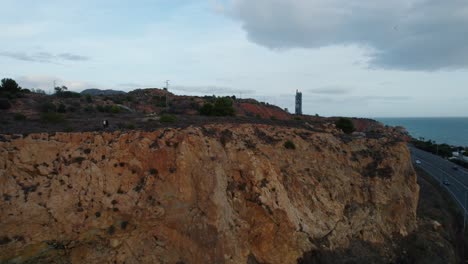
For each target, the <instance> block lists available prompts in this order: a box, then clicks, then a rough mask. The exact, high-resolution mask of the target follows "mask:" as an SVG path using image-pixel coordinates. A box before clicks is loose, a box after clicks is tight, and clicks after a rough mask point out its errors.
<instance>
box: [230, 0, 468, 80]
mask: <svg viewBox="0 0 468 264" xmlns="http://www.w3.org/2000/svg"><path fill="white" fill-rule="evenodd" d="M228 10H229V11H228V12H229V13H230V15H231V16H233V17H235V18H236V19H239V20H240V21H241V22H242V24H243V28H244V29H245V31H246V32H247V34H248V38H249V39H250V40H251V41H253V42H255V43H257V44H260V45H263V46H266V47H269V48H273V49H284V48H295V47H299V48H320V47H324V46H330V45H349V44H354V45H358V46H361V47H364V48H365V49H366V50H367V51H368V52H369V54H368V56H369V61H368V64H369V66H370V67H373V68H385V69H400V70H401V69H402V70H424V71H432V70H441V69H459V68H468V45H467V43H468V26H467V25H468V1H466V0H446V1H440V0H394V1H375V0H360V1H346V0H315V1H310V0H295V1H290V0H256V1H249V0H232V2H231V8H230V9H228Z"/></svg>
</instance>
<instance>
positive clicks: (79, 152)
mask: <svg viewBox="0 0 468 264" xmlns="http://www.w3.org/2000/svg"><path fill="white" fill-rule="evenodd" d="M288 140H290V141H292V142H293V143H294V146H295V149H287V148H285V147H284V143H285V142H286V141H288ZM418 192H419V187H418V185H417V183H416V176H415V173H414V171H413V168H412V165H411V161H410V154H409V151H408V149H407V147H406V145H405V143H403V142H398V141H395V140H394V139H392V140H390V139H387V138H385V137H383V138H380V139H377V138H376V139H369V138H354V139H352V140H351V139H347V140H343V139H342V137H341V135H340V134H339V133H318V132H312V131H308V130H304V129H298V128H286V127H274V126H266V125H257V126H254V125H232V126H229V125H209V126H206V127H189V128H186V129H162V130H158V131H154V132H138V131H134V132H128V133H120V132H113V133H92V132H90V133H56V134H54V135H49V134H31V135H28V136H26V137H24V138H23V137H15V136H4V137H3V140H2V142H0V194H1V195H2V197H1V199H2V200H1V202H0V210H1V218H0V262H6V261H10V262H18V263H20V262H28V261H29V262H31V263H33V262H40V261H44V262H56V263H61V262H64V263H69V262H73V263H82V262H88V263H108V262H109V263H114V262H116V263H124V262H125V263H176V262H184V263H295V262H296V261H297V260H298V259H299V258H300V257H301V256H303V254H304V253H305V252H310V251H313V250H314V249H318V248H321V249H323V248H327V249H330V250H333V249H335V248H339V247H346V246H347V245H348V244H349V242H350V241H353V240H355V239H358V240H362V241H366V242H369V243H382V242H384V241H385V240H386V239H391V238H392V237H393V236H400V235H403V236H404V235H406V234H408V233H409V232H411V231H412V230H414V228H415V225H416V206H417V202H418Z"/></svg>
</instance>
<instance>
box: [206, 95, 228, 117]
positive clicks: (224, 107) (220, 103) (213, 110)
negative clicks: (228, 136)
mask: <svg viewBox="0 0 468 264" xmlns="http://www.w3.org/2000/svg"><path fill="white" fill-rule="evenodd" d="M199 111H200V114H202V115H207V116H233V115H234V113H235V110H234V107H233V105H232V99H231V98H230V97H219V98H216V100H215V101H214V103H213V104H212V103H209V102H208V103H205V104H203V106H202V107H201V108H200V110H199Z"/></svg>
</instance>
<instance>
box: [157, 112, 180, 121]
mask: <svg viewBox="0 0 468 264" xmlns="http://www.w3.org/2000/svg"><path fill="white" fill-rule="evenodd" d="M176 121H177V117H175V116H173V115H168V114H164V115H162V116H161V117H160V118H159V122H161V123H174V122H176Z"/></svg>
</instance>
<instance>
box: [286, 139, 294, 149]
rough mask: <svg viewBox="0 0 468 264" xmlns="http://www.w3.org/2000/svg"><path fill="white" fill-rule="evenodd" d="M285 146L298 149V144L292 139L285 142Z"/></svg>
mask: <svg viewBox="0 0 468 264" xmlns="http://www.w3.org/2000/svg"><path fill="white" fill-rule="evenodd" d="M284 147H285V148H287V149H296V145H294V142H292V141H291V140H288V141H286V142H284Z"/></svg>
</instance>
